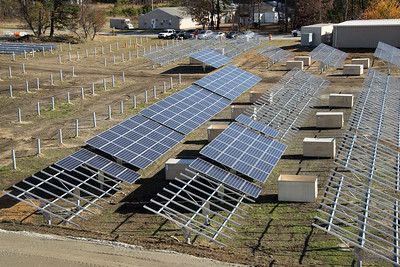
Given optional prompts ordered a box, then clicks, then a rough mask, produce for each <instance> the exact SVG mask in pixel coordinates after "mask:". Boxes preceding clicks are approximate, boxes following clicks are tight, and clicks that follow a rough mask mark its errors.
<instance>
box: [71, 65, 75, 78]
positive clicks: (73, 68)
mask: <svg viewBox="0 0 400 267" xmlns="http://www.w3.org/2000/svg"><path fill="white" fill-rule="evenodd" d="M74 76H75V67H74V66H72V77H74Z"/></svg>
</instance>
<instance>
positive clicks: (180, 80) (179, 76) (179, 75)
mask: <svg viewBox="0 0 400 267" xmlns="http://www.w3.org/2000/svg"><path fill="white" fill-rule="evenodd" d="M181 83H182V77H181V74H180V73H179V74H178V84H181Z"/></svg>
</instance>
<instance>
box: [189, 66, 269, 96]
mask: <svg viewBox="0 0 400 267" xmlns="http://www.w3.org/2000/svg"><path fill="white" fill-rule="evenodd" d="M260 80H261V78H259V77H257V76H255V75H253V74H251V73H249V72H247V71H244V70H242V69H239V68H237V67H235V66H232V65H228V66H226V67H225V68H223V69H221V70H219V71H216V72H214V73H213V74H211V75H208V76H206V77H204V78H202V79H200V80H198V81H196V82H195V84H196V85H198V86H201V87H203V88H205V89H207V90H210V91H211V92H214V93H216V94H219V95H221V96H223V97H226V98H228V99H229V100H234V99H236V98H237V97H238V96H240V95H241V94H242V93H243V92H245V91H246V90H248V89H250V88H251V87H252V86H254V85H255V84H256V83H258V82H259V81H260Z"/></svg>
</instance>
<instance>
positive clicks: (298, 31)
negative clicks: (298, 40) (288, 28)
mask: <svg viewBox="0 0 400 267" xmlns="http://www.w3.org/2000/svg"><path fill="white" fill-rule="evenodd" d="M292 35H293V36H294V37H297V36H300V35H301V29H298V30H293V31H292Z"/></svg>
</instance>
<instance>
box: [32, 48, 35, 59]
mask: <svg viewBox="0 0 400 267" xmlns="http://www.w3.org/2000/svg"><path fill="white" fill-rule="evenodd" d="M32 57H35V50H34V49H32Z"/></svg>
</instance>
